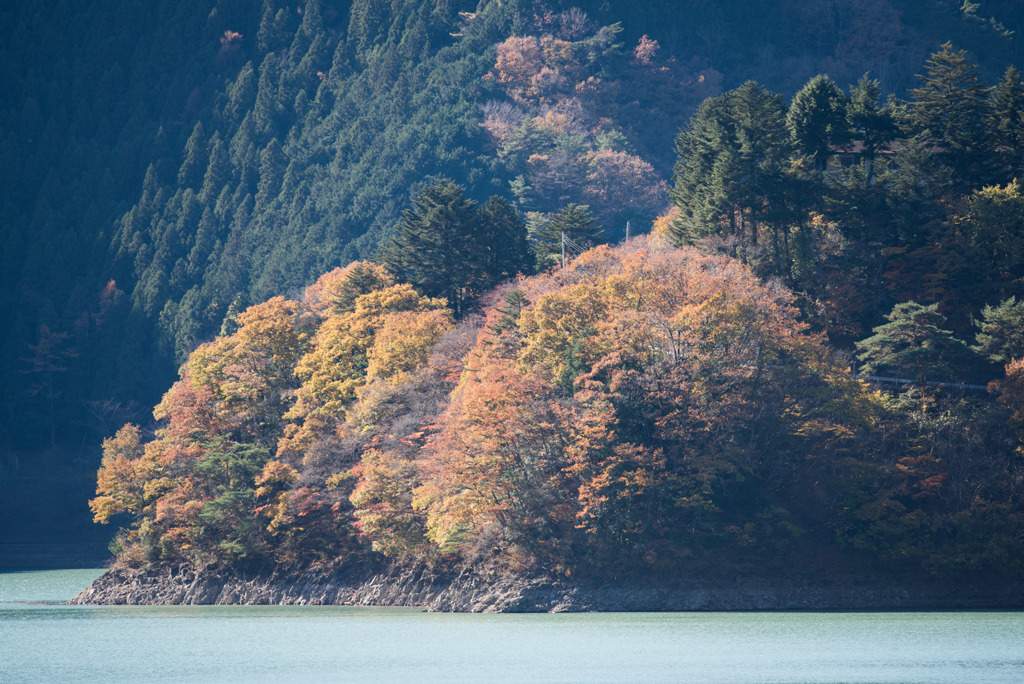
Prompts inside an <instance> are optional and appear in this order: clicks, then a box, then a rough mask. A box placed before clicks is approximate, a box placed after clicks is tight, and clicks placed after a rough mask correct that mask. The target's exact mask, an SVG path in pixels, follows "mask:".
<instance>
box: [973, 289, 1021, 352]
mask: <svg viewBox="0 0 1024 684" xmlns="http://www.w3.org/2000/svg"><path fill="white" fill-rule="evenodd" d="M974 324H975V325H976V326H978V328H979V329H980V330H979V332H978V333H977V334H976V335H975V336H974V339H975V340H976V341H977V343H978V344H977V345H975V346H974V347H972V349H973V350H974V351H976V352H977V353H979V354H981V355H982V356H984V357H985V358H987V359H988V360H989V361H991V362H993V363H1001V364H1007V363H1009V362H1010V361H1012V360H1014V359H1024V300H1022V301H1019V302H1018V301H1017V298H1016V297H1010V298H1009V299H1005V300H1003V301H1001V302H1000V303H999V304H997V305H996V306H985V308H984V309H982V310H981V320H980V321H975V322H974Z"/></svg>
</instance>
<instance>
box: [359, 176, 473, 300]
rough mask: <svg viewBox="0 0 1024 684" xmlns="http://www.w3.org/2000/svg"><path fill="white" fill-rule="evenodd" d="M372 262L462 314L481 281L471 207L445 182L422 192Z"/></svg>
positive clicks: (454, 188)
mask: <svg viewBox="0 0 1024 684" xmlns="http://www.w3.org/2000/svg"><path fill="white" fill-rule="evenodd" d="M396 232H397V234H396V235H395V237H394V238H393V239H392V240H391V242H390V243H389V244H388V245H387V246H385V247H384V248H383V249H382V250H381V252H380V254H379V256H378V259H379V260H380V261H381V262H382V263H383V265H384V266H385V267H386V268H387V269H388V270H389V271H390V272H391V273H392V274H393V275H394V276H395V277H396V278H397V279H399V280H401V281H404V282H407V283H410V284H412V285H413V287H415V288H416V289H417V291H419V292H420V293H422V294H423V295H424V296H427V297H444V298H445V299H446V300H447V301H448V305H449V306H450V307H451V309H452V311H453V312H454V313H455V316H456V317H461V316H462V315H464V314H465V313H466V312H467V310H468V308H469V307H470V306H471V305H472V303H473V302H474V301H475V299H476V296H477V295H478V294H479V292H480V291H481V290H482V289H483V287H484V284H485V283H486V274H485V272H484V263H483V258H482V255H483V250H484V249H485V245H483V244H482V243H481V240H480V234H481V231H480V216H479V214H478V213H477V211H476V203H475V202H473V201H472V200H470V199H467V198H466V197H465V196H464V195H463V189H462V188H461V187H459V186H458V185H456V184H455V183H453V182H451V181H449V180H439V181H437V182H435V183H434V184H433V185H430V186H429V187H427V188H426V189H424V190H423V191H422V192H421V193H420V194H419V195H418V196H417V197H416V199H415V200H413V206H412V208H411V209H407V210H406V211H405V214H404V215H403V216H402V220H401V221H399V222H398V226H397V227H396Z"/></svg>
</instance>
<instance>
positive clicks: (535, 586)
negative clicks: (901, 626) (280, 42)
mask: <svg viewBox="0 0 1024 684" xmlns="http://www.w3.org/2000/svg"><path fill="white" fill-rule="evenodd" d="M72 603H75V604H104V605H213V604H220V605H346V606H417V607H422V608H423V609H424V610H427V611H440V612H480V613H495V612H504V613H529V612H580V611H712V610H844V609H845V610H932V609H972V608H1024V584H1022V583H1020V582H1005V581H1004V582H991V581H982V580H972V581H970V582H963V581H961V582H953V581H937V580H931V581H921V580H908V579H903V580H899V579H895V578H891V577H884V578H880V577H870V578H866V577H865V578H851V577H843V578H815V579H813V580H812V579H794V578H775V579H767V578H757V579H750V580H743V579H735V580H731V581H722V580H712V579H692V580H685V579H682V580H678V581H674V582H671V583H668V582H660V583H659V582H650V581H643V582H642V581H621V582H620V581H612V580H608V581H594V580H579V581H571V580H567V579H562V578H555V577H552V576H549V575H514V574H503V573H497V572H489V571H488V572H476V571H473V570H469V569H463V570H458V571H446V570H438V569H436V568H431V567H428V566H416V567H388V568H382V567H374V568H371V567H366V566H352V567H347V566H345V565H343V564H338V565H332V566H326V567H315V568H307V569H300V570H295V569H292V570H285V569H277V570H272V571H269V572H259V571H251V572H244V571H240V570H236V569H223V568H217V567H210V568H205V569H202V570H197V569H195V568H192V567H191V566H187V565H180V566H163V567H157V568H150V569H112V570H110V571H108V572H107V573H105V574H104V575H103V576H102V577H100V578H99V579H97V580H96V581H95V582H94V583H93V584H92V585H91V586H90V587H89V588H88V589H86V590H85V591H83V592H82V593H81V594H79V595H78V596H77V597H75V599H73V600H72Z"/></svg>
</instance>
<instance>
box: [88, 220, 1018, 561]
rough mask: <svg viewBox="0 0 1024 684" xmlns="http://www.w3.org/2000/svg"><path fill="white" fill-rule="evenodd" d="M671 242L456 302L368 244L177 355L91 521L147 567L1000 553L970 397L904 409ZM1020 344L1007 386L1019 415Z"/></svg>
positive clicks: (762, 290)
mask: <svg viewBox="0 0 1024 684" xmlns="http://www.w3.org/2000/svg"><path fill="white" fill-rule="evenodd" d="M666 242H667V241H666V240H664V239H659V238H651V239H646V238H641V239H635V240H632V241H630V242H629V243H627V244H625V245H622V246H620V247H617V248H612V247H608V246H603V247H598V248H595V249H592V250H590V251H589V252H587V253H585V254H584V255H583V256H581V257H579V258H577V259H576V260H575V261H573V262H572V263H571V265H570V266H569V267H568V268H565V269H562V270H558V271H551V272H547V273H544V274H541V275H537V276H533V277H530V278H520V279H519V280H518V281H514V282H512V283H509V284H506V285H504V286H502V287H500V288H499V289H497V290H495V291H494V292H492V293H491V294H490V295H488V297H489V299H487V302H488V304H487V306H486V307H485V311H484V314H483V315H482V316H467V317H466V318H464V319H463V320H462V321H461V322H460V323H458V324H456V323H455V322H454V321H453V320H452V317H451V313H450V311H449V310H448V309H447V308H446V307H445V302H444V301H443V300H437V299H431V298H427V297H423V296H421V295H419V294H417V293H416V292H415V291H414V290H413V289H412V288H411V287H410V286H409V285H405V284H396V283H395V282H394V281H393V280H392V279H391V277H390V276H388V275H387V273H386V272H384V271H383V270H382V269H381V268H380V267H379V266H375V265H373V264H370V263H366V262H358V263H355V264H352V265H350V266H348V267H346V268H344V269H336V270H335V271H332V272H330V273H328V274H326V275H325V276H324V277H322V278H321V279H320V280H318V281H317V282H316V283H315V284H314V285H312V286H310V287H309V288H308V289H307V290H306V291H305V293H304V294H303V296H302V298H301V299H300V300H299V301H292V300H286V299H284V298H281V297H277V298H274V299H271V300H269V301H267V302H265V303H263V304H260V305H257V306H255V307H252V308H250V309H249V310H247V311H246V312H244V313H242V314H240V315H239V316H238V319H237V322H238V326H239V327H238V328H237V330H236V331H235V332H234V333H232V334H231V335H226V336H223V337H220V338H217V339H216V340H214V341H213V342H210V343H208V344H205V345H202V346H200V347H199V348H198V349H197V350H196V351H195V352H194V353H193V354H192V355H191V357H190V358H189V360H188V362H187V363H185V364H184V365H183V366H182V370H181V379H180V380H179V381H178V382H177V383H176V384H175V385H174V386H173V387H172V388H171V389H170V390H169V391H168V392H167V394H166V395H165V397H164V400H163V401H162V402H161V403H160V405H159V406H157V407H156V410H155V412H154V415H155V417H156V418H157V420H159V421H160V422H159V427H158V428H157V429H156V432H155V434H154V435H153V436H152V438H151V439H148V440H147V439H146V438H145V437H144V435H143V432H142V431H141V430H140V429H139V428H137V427H136V426H134V425H127V426H125V427H124V428H123V429H122V430H121V431H120V432H118V433H117V435H116V436H115V437H113V438H111V439H108V440H107V441H106V442H105V444H104V458H103V464H102V468H101V470H100V473H99V478H98V486H97V497H96V498H95V499H93V501H92V502H91V504H90V505H91V506H92V509H93V512H94V514H95V517H96V520H97V521H100V522H108V521H110V520H112V519H117V516H119V515H122V514H127V517H128V519H130V520H131V524H130V527H129V528H128V529H127V530H125V531H123V532H122V533H121V535H120V536H119V537H118V541H117V549H118V551H119V553H120V559H121V561H122V562H125V563H129V564H141V563H146V562H153V561H160V560H174V559H186V560H189V561H191V562H193V563H196V564H202V563H207V562H212V561H219V560H223V561H229V562H239V561H241V560H242V559H246V558H250V559H258V558H269V559H272V560H276V561H278V562H292V561H297V560H305V561H309V560H316V559H330V558H337V557H343V556H351V555H353V554H355V555H362V554H370V553H379V554H383V555H386V556H391V557H396V558H416V559H433V560H443V559H453V558H454V559H462V560H463V561H465V562H480V561H486V562H499V563H502V564H505V565H506V566H508V567H513V568H530V567H535V566H538V565H541V566H544V567H549V568H551V567H556V568H560V569H561V570H562V571H564V572H567V573H571V572H580V571H584V570H587V569H589V571H596V570H599V569H600V568H629V567H633V568H637V567H642V568H646V569H647V570H653V571H658V572H669V571H672V572H674V571H676V570H673V568H675V569H678V568H679V567H681V566H680V564H683V565H685V563H686V562H687V560H686V559H688V558H692V557H694V555H695V554H708V553H711V554H714V553H729V554H753V555H752V556H751V557H754V558H758V557H761V556H759V555H758V554H764V553H767V552H768V551H771V550H774V551H778V550H784V549H789V550H791V551H794V550H796V549H799V548H801V547H800V545H801V544H802V543H804V542H803V541H802V540H803V539H804V538H805V537H807V536H808V535H811V536H817V537H820V535H823V534H824V535H826V536H831V537H832V539H833V540H834V541H833V542H832V543H838V544H843V545H846V546H847V547H848V548H850V549H854V550H859V551H861V552H866V553H870V554H872V555H874V556H877V557H879V558H884V559H889V560H890V561H897V560H900V561H901V562H906V561H908V560H909V561H913V562H917V563H923V564H924V565H925V566H927V567H929V568H932V569H933V570H935V571H948V570H951V569H952V570H955V569H971V568H977V567H983V566H984V565H985V564H986V563H992V562H997V561H1000V559H1003V555H1001V553H1002V552H1001V551H1000V550H1001V549H1004V548H1005V544H1004V543H1003V541H1005V539H1004V537H999V538H998V539H1003V541H998V542H995V541H993V542H990V543H984V544H982V543H974V542H972V543H967V542H965V541H963V539H965V538H974V539H980V537H977V535H975V536H974V537H970V536H968V537H964V536H963V535H964V531H965V530H966V529H968V528H972V529H973V528H976V527H979V526H981V527H984V526H985V525H992V524H993V522H992V521H993V520H995V519H996V516H1001V518H1000V519H1001V520H1002V521H1003V522H1002V523H1001V524H1002V525H1003V527H1005V526H1006V525H1010V526H1011V527H1013V526H1014V525H1018V524H1024V516H1022V515H1021V512H1020V511H1019V510H1018V509H1017V508H1016V504H1015V503H1014V501H1015V500H1016V499H1015V497H1016V496H1018V494H1017V492H1018V489H1019V487H1018V486H1017V485H1015V484H1013V483H1014V482H1016V481H1017V480H1015V479H1014V478H1015V477H1016V476H1015V475H1014V472H1015V471H1013V470H1012V468H1011V470H1010V471H1009V472H1008V471H1007V470H1006V468H1007V465H1006V464H1003V465H1000V464H999V463H997V462H995V461H991V462H988V461H986V463H987V464H988V465H986V466H985V467H984V468H980V467H979V466H978V465H977V464H976V465H975V467H974V469H973V470H969V469H965V468H963V467H962V464H958V463H959V462H958V460H957V459H958V458H959V459H961V460H962V459H963V458H968V457H969V456H955V455H954V452H952V451H950V452H949V453H948V454H946V452H936V451H935V450H934V449H929V448H927V446H926V445H927V444H928V443H929V442H927V441H926V440H925V437H924V434H925V432H926V431H927V430H929V429H939V430H946V431H948V432H949V434H950V437H949V438H948V441H949V443H950V444H951V445H955V444H956V443H957V440H958V438H957V437H956V434H957V429H958V428H957V424H956V423H955V421H954V422H948V421H947V423H948V424H944V425H936V424H935V423H934V422H932V423H929V422H928V421H929V420H930V419H927V418H926V417H920V418H914V419H913V420H911V421H909V422H908V420H907V416H908V415H913V416H920V411H919V410H918V408H916V407H914V408H913V409H912V411H911V412H910V413H909V414H908V412H907V411H906V410H904V408H902V407H901V404H900V402H906V401H907V400H908V399H907V397H905V396H903V395H900V396H898V397H886V396H883V395H881V394H876V393H871V392H870V391H869V390H868V389H867V387H866V386H864V385H863V384H861V383H860V382H859V381H857V380H854V379H853V378H852V377H851V376H850V375H849V373H848V370H847V367H846V365H845V364H844V363H842V362H840V361H839V360H837V359H836V358H835V357H834V356H833V354H832V352H831V351H830V350H829V349H828V347H827V346H826V345H825V343H824V341H823V339H822V338H821V336H820V335H816V334H813V333H812V332H811V331H810V329H809V327H808V325H807V324H806V323H804V322H802V321H801V318H800V315H799V313H798V310H797V309H796V307H795V299H794V296H793V295H792V294H791V293H790V292H789V291H788V290H786V289H784V288H782V287H781V286H778V285H772V284H765V283H763V282H762V281H760V280H759V279H758V278H756V277H755V276H754V275H753V274H752V273H751V271H750V270H749V268H748V267H746V266H744V265H743V264H741V263H740V262H739V261H737V260H734V259H730V258H728V257H725V256H709V255H705V254H701V253H700V252H698V251H697V250H695V249H693V248H684V249H674V248H669V247H667V246H665V244H666ZM1019 366H1020V363H1019V361H1015V362H1013V363H1011V364H1010V365H1009V366H1008V369H1007V378H1006V380H1005V382H1004V383H1003V386H1002V388H1001V392H1002V394H1001V398H1000V401H1002V402H1003V403H1005V404H1006V405H1007V407H1008V408H1009V409H1010V411H1011V412H1013V413H1014V416H1013V418H1012V420H1014V421H1016V422H1017V423H1018V424H1019V423H1020V416H1019V414H1020V410H1019V409H1020V406H1019V404H1020V402H1019V401H1018V400H1017V399H1018V397H1017V395H1018V394H1020V392H1018V391H1017V389H1018V385H1019V384H1020V382H1019V377H1018V376H1020V375H1021V374H1020V372H1019V370H1020V369H1019ZM958 448H961V451H963V452H964V453H967V454H969V453H971V447H968V446H963V445H961V447H958ZM944 454H945V455H944ZM1000 468H1002V470H1000ZM979 471H983V472H984V476H985V477H988V478H990V479H991V481H1002V482H1003V485H1002V486H1001V488H990V489H989V490H988V491H989V496H988V498H978V497H977V496H975V497H974V498H971V497H970V496H967V493H968V492H969V491H970V490H971V488H972V487H977V486H978V485H977V484H976V483H975V484H972V481H971V480H970V478H971V477H976V476H977V473H978V472H979ZM971 473H974V474H971ZM1000 478H1002V480H1000ZM120 519H122V520H123V519H125V518H123V517H122V518H120ZM924 527H929V528H930V529H936V530H940V531H941V533H939V534H938V536H936V535H924V536H921V530H922V529H924ZM1003 532H1005V530H1003ZM1007 534H1008V533H1007ZM910 539H913V540H914V541H913V542H912V543H911V542H910V541H908V540H910ZM1007 543H1009V542H1007ZM1011 545H1012V544H1011Z"/></svg>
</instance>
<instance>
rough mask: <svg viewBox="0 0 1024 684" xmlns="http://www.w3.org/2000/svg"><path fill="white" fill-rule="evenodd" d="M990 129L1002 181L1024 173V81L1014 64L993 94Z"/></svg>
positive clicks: (1018, 176) (1008, 68)
mask: <svg viewBox="0 0 1024 684" xmlns="http://www.w3.org/2000/svg"><path fill="white" fill-rule="evenodd" d="M990 125H991V130H992V135H993V138H994V139H993V144H994V145H995V153H996V157H997V158H998V159H999V161H1000V169H999V172H1000V174H1001V175H1002V177H1001V178H999V179H998V181H999V182H1006V181H1008V180H1010V179H1012V178H1020V177H1021V176H1022V174H1024V82H1022V81H1021V76H1020V72H1019V71H1018V70H1017V68H1016V67H1015V66H1013V65H1012V64H1011V65H1010V66H1009V67H1007V68H1006V73H1004V74H1003V78H1002V79H1001V80H1000V81H999V83H998V84H997V85H996V87H995V90H993V92H992V119H991V123H990Z"/></svg>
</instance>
